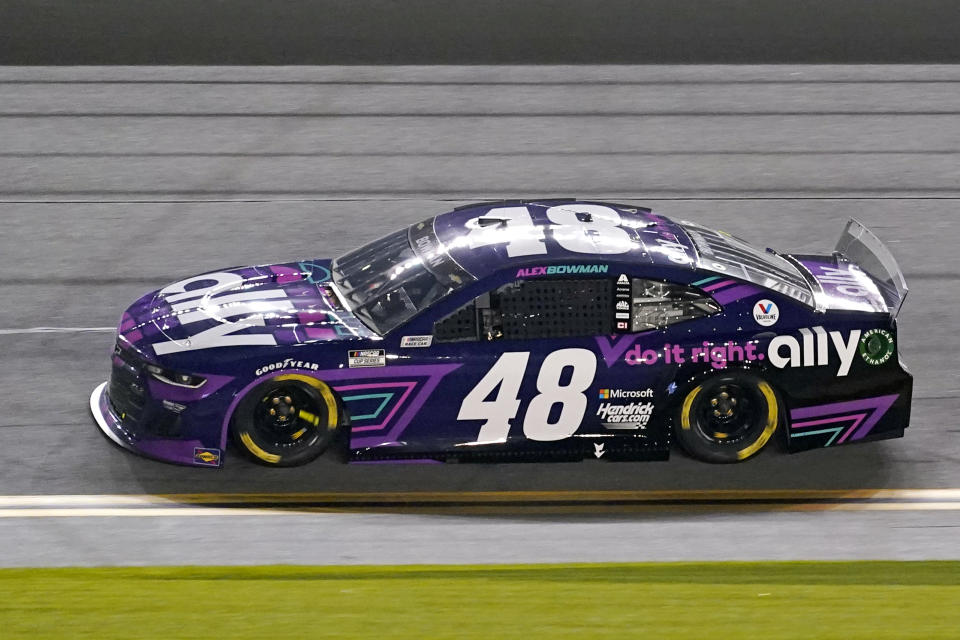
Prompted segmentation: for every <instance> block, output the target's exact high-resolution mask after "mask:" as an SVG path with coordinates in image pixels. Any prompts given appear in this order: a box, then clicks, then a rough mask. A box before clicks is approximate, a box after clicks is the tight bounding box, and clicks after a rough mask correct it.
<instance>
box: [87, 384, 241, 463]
mask: <svg viewBox="0 0 960 640" xmlns="http://www.w3.org/2000/svg"><path fill="white" fill-rule="evenodd" d="M107 386H108V385H107V383H106V382H104V383H102V384H100V385H99V386H98V387H97V388H96V389H94V390H93V393H92V394H90V412H91V413H92V414H93V418H94V420H95V421H96V423H97V426H98V427H100V430H101V431H103V433H104V435H106V436H107V437H108V438H109V439H110V440H112V441H113V442H114V443H116V444H117V445H119V446H120V447H123V448H124V449H127V450H128V451H132V452H134V453H137V454H140V455H142V456H145V457H147V458H153V459H154V460H162V461H163V462H172V463H175V464H182V465H188V466H191V467H219V466H221V465H222V463H223V456H222V455H221V454H222V452H221V451H220V449H211V448H209V447H204V445H203V443H202V442H200V441H199V440H172V439H160V438H143V437H140V436H139V435H138V434H137V431H136V425H133V424H129V421H127V422H125V421H124V420H123V419H122V418H121V417H120V416H118V415H117V414H116V413H115V412H114V410H113V407H112V406H111V405H110V398H109V395H108V391H107Z"/></svg>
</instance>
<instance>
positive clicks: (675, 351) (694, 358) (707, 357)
mask: <svg viewBox="0 0 960 640" xmlns="http://www.w3.org/2000/svg"><path fill="white" fill-rule="evenodd" d="M623 359H624V361H625V362H626V363H627V364H628V365H631V366H637V365H651V364H657V363H659V362H662V363H663V364H685V363H687V362H709V363H710V366H711V367H713V368H714V369H723V368H724V367H726V366H727V363H728V362H753V361H754V360H763V359H764V355H763V352H759V351H758V350H757V344H756V343H755V342H748V343H746V344H744V345H739V344H736V343H735V342H733V341H730V340H728V341H727V342H725V343H724V344H722V345H719V344H712V343H710V342H706V341H704V342H703V343H702V346H699V347H691V348H689V349H688V348H686V347H684V346H683V345H679V344H665V345H663V348H662V349H660V350H654V349H644V348H643V346H642V345H641V344H639V343H637V344H635V345H634V346H633V348H632V349H630V350H629V351H627V352H626V353H625V354H624V358H623Z"/></svg>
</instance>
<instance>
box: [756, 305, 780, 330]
mask: <svg viewBox="0 0 960 640" xmlns="http://www.w3.org/2000/svg"><path fill="white" fill-rule="evenodd" d="M753 319H754V321H756V323H757V324H758V325H760V326H761V327H770V326H773V325H775V324H777V320H779V319H780V309H778V308H777V303H776V302H773V301H771V300H766V299H764V300H761V301H760V302H758V303H757V304H755V305H753Z"/></svg>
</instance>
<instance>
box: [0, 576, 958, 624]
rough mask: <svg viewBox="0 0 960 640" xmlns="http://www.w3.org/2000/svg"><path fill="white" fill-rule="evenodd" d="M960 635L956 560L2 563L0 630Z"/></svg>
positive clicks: (0, 578)
mask: <svg viewBox="0 0 960 640" xmlns="http://www.w3.org/2000/svg"><path fill="white" fill-rule="evenodd" d="M638 636H642V637H649V638H657V639H672V638H684V639H686V638H696V639H698V640H699V639H702V638H720V639H722V640H733V639H737V638H750V639H756V638H763V639H764V640H774V639H779V638H798V639H800V638H802V639H804V640H807V639H810V638H838V639H843V640H854V639H858V638H863V639H864V640H878V639H883V638H898V639H899V638H924V639H926V640H933V639H936V638H950V639H956V638H960V562H836V563H834V562H797V563H792V562H791V563H664V564H597V565H590V564H584V565H492V566H491V565H483V566H402V567H342V566H340V567H295V566H268V567H169V568H165V567H148V568H122V569H121V568H109V569H108V568H104V569H0V638H4V639H13V638H30V639H31V640H37V639H40V638H98V639H108V638H203V637H216V638H229V639H231V640H234V639H237V638H281V637H283V638H286V637H289V638H323V637H331V638H354V637H357V638H360V637H363V638H417V639H418V640H419V639H424V638H524V639H529V638H531V637H542V638H551V639H552V638H578V639H582V638H618V639H620V638H624V637H638Z"/></svg>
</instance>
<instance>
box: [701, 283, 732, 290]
mask: <svg viewBox="0 0 960 640" xmlns="http://www.w3.org/2000/svg"><path fill="white" fill-rule="evenodd" d="M731 284H734V281H733V280H724V281H723V282H717V283H715V284H712V285H710V286H709V287H704V288H703V290H704V291H714V290H715V289H722V288H723V287H726V286H729V285H731Z"/></svg>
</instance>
